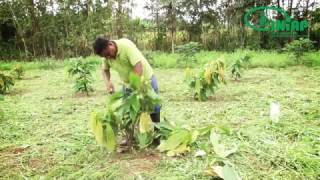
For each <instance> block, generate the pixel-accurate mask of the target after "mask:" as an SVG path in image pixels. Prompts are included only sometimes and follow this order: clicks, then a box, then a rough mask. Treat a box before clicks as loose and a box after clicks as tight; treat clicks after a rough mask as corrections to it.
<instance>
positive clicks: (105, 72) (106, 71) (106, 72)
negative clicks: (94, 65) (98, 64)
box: [102, 69, 114, 93]
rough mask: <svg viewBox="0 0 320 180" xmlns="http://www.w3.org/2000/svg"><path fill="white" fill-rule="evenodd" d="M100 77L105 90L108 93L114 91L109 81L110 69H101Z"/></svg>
mask: <svg viewBox="0 0 320 180" xmlns="http://www.w3.org/2000/svg"><path fill="white" fill-rule="evenodd" d="M102 77H103V80H104V82H105V83H106V87H107V91H108V92H109V93H113V92H114V87H113V84H112V82H111V73H110V69H102Z"/></svg>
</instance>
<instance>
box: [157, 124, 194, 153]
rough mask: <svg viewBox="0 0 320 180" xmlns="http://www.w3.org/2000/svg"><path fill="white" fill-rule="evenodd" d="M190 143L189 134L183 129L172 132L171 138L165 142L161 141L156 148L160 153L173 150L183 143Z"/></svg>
mask: <svg viewBox="0 0 320 180" xmlns="http://www.w3.org/2000/svg"><path fill="white" fill-rule="evenodd" d="M190 141H191V133H190V132H189V131H188V130H185V129H178V130H175V131H173V132H172V134H171V136H170V137H169V138H168V139H167V140H165V141H161V144H160V145H159V146H158V149H159V150H160V152H163V151H168V150H174V149H176V148H177V147H178V146H179V145H181V144H183V143H189V142H190Z"/></svg>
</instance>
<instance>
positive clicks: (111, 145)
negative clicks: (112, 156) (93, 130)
mask: <svg viewBox="0 0 320 180" xmlns="http://www.w3.org/2000/svg"><path fill="white" fill-rule="evenodd" d="M104 135H105V136H106V148H107V150H108V151H114V150H115V148H116V137H115V134H114V131H113V129H112V127H111V125H110V124H109V123H107V124H106V129H105V130H104Z"/></svg>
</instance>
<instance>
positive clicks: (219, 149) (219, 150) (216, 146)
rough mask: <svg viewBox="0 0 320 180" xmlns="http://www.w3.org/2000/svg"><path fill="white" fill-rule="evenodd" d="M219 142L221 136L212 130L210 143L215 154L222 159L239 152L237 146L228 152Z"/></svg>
mask: <svg viewBox="0 0 320 180" xmlns="http://www.w3.org/2000/svg"><path fill="white" fill-rule="evenodd" d="M219 141H220V135H219V134H217V133H215V131H214V129H212V130H211V133H210V142H211V144H212V146H213V150H214V152H215V153H216V154H217V155H218V156H219V157H221V158H226V157H228V156H229V155H231V154H233V153H235V152H236V151H237V150H238V147H237V146H234V147H233V148H232V149H229V150H227V149H226V148H225V146H224V145H223V144H220V143H219Z"/></svg>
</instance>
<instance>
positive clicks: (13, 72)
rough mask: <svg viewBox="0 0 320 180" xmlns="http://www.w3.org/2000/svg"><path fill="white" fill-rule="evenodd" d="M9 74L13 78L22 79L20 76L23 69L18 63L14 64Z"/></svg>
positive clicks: (22, 73)
mask: <svg viewBox="0 0 320 180" xmlns="http://www.w3.org/2000/svg"><path fill="white" fill-rule="evenodd" d="M11 75H12V77H14V78H15V79H19V80H20V79H22V76H23V75H24V69H23V68H22V66H21V65H20V64H16V65H15V66H14V67H13V69H12V70H11Z"/></svg>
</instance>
